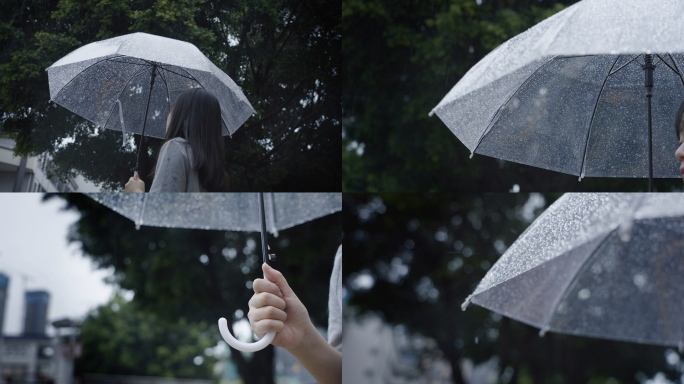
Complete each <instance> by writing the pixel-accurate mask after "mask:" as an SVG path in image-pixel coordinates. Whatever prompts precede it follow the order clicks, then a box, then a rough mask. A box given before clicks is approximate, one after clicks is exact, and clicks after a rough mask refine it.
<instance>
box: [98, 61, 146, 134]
mask: <svg viewBox="0 0 684 384" xmlns="http://www.w3.org/2000/svg"><path fill="white" fill-rule="evenodd" d="M146 69H147V67H143V68H141V69H140V70H139V71H137V72H136V73H135V74H134V75H133V76H131V78H130V79H128V81H126V82H125V83H124V86H123V87H122V88H121V92H119V96H118V97H117V98H116V100H120V99H121V95H122V94H123V93H124V91H125V90H126V86H128V84H129V83H130V82H131V80H133V78H134V77H136V76H138V75H139V74H141V73H142V72H143V71H144V70H146ZM114 105H116V103H113V104H112V107H111V108H109V115H108V116H107V121H105V124H104V125H103V126H102V128H105V127H106V126H107V124H108V123H109V119H111V118H112V110H113V109H114ZM131 133H133V132H131Z"/></svg>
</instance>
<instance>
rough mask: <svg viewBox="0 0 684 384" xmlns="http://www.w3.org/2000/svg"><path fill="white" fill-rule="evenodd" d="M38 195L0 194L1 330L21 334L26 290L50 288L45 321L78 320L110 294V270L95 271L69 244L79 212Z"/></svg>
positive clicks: (61, 201) (62, 203) (48, 289)
mask: <svg viewBox="0 0 684 384" xmlns="http://www.w3.org/2000/svg"><path fill="white" fill-rule="evenodd" d="M41 199H42V195H41V194H29V193H0V271H2V272H3V273H5V274H7V275H9V277H10V283H9V299H8V302H7V308H6V312H5V325H4V333H5V334H9V335H16V334H20V333H21V332H22V328H23V319H24V313H23V311H24V298H23V296H24V295H23V294H24V291H25V289H29V290H33V289H43V290H47V291H48V292H50V305H49V307H48V322H51V321H53V320H57V319H60V318H63V317H70V318H82V317H84V316H85V315H86V313H87V312H88V311H89V310H90V309H93V308H95V307H97V306H98V305H100V304H103V303H105V302H107V301H108V300H109V298H110V297H111V296H112V294H113V290H114V289H113V287H112V286H110V285H107V284H105V283H104V282H103V279H104V278H105V277H106V276H108V275H109V274H110V272H108V271H103V270H96V269H94V267H93V266H92V264H91V263H90V260H89V259H87V258H86V257H83V256H82V255H81V253H80V251H79V250H78V248H77V247H76V245H75V244H73V245H71V246H70V245H68V244H67V239H66V236H67V231H68V229H69V226H70V225H71V224H72V223H74V222H75V221H76V220H77V219H78V214H77V213H76V212H72V211H62V210H61V209H60V208H61V207H63V206H64V201H63V200H61V199H59V198H55V199H52V200H50V201H47V202H42V201H41ZM24 277H28V280H24ZM51 329H52V327H48V330H49V331H50V332H51Z"/></svg>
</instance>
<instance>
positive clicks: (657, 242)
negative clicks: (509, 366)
mask: <svg viewBox="0 0 684 384" xmlns="http://www.w3.org/2000/svg"><path fill="white" fill-rule="evenodd" d="M683 256H684V194H655V195H654V194H618V193H613V194H566V195H564V196H563V197H561V198H560V199H559V200H558V201H556V202H555V203H554V204H553V205H552V206H551V207H549V208H548V209H547V210H546V211H545V212H544V213H543V214H542V215H541V216H540V217H539V218H538V219H537V220H535V221H534V223H532V224H531V225H530V227H529V228H528V229H527V230H526V231H525V232H524V233H523V234H522V235H521V236H520V238H519V239H518V240H517V241H516V242H515V243H513V245H511V247H510V248H509V249H508V250H507V251H506V252H505V253H504V255H503V256H501V258H500V259H499V261H497V262H496V264H494V266H493V267H492V269H491V270H490V271H489V272H488V273H487V274H486V276H485V277H484V278H483V279H482V281H481V282H480V284H479V285H478V286H477V289H476V290H475V292H473V294H472V295H470V296H469V297H468V298H467V300H466V302H465V303H464V306H463V308H464V309H465V308H466V307H467V305H468V304H469V303H470V302H473V303H475V304H478V305H480V306H483V307H485V308H488V309H490V310H493V311H495V312H498V313H501V314H503V315H505V316H508V317H511V318H513V319H516V320H519V321H522V322H524V323H527V324H530V325H533V326H535V327H538V328H541V334H543V333H545V332H546V331H552V332H560V333H567V334H574V335H584V336H592V337H599V338H606V339H614V340H623V341H633V342H639V343H648V344H657V345H672V346H678V347H679V348H680V350H681V349H682V347H684V326H682V318H683V317H684V303H683V302H682V297H683V296H684V284H683V283H684V257H683Z"/></svg>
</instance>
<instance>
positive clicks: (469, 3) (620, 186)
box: [341, 0, 682, 193]
mask: <svg viewBox="0 0 684 384" xmlns="http://www.w3.org/2000/svg"><path fill="white" fill-rule="evenodd" d="M575 2H576V0H558V1H557V0H442V1H384V0H347V1H344V3H343V6H342V23H341V24H342V28H341V29H342V34H343V36H344V39H343V42H342V57H343V62H344V66H343V76H344V92H343V93H342V119H343V124H342V131H343V146H344V149H343V153H342V156H343V190H344V191H350V192H352V191H368V192H392V191H396V192H416V193H422V192H429V191H430V192H446V191H472V192H508V191H509V190H511V189H514V188H515V189H518V190H520V191H528V192H539V191H549V192H570V191H616V190H619V191H645V190H646V187H647V181H646V180H643V179H636V180H635V179H613V178H600V179H598V178H585V179H583V180H582V181H581V182H580V181H578V178H577V176H571V175H566V174H562V173H559V172H553V171H547V170H544V169H541V168H535V167H530V166H525V165H521V164H517V163H513V162H506V161H502V160H498V159H494V158H490V157H487V156H481V155H475V156H474V157H473V158H472V159H470V158H469V156H470V151H469V150H468V148H466V147H465V146H464V145H463V144H462V143H461V142H460V141H459V140H458V138H457V137H456V136H455V135H454V134H453V133H452V132H451V131H450V130H449V129H448V128H447V127H446V126H445V125H444V124H443V123H442V122H441V120H440V119H439V118H438V117H437V116H433V117H428V113H429V112H430V111H431V110H432V108H434V107H435V106H436V105H437V103H439V101H440V100H441V99H442V98H443V97H444V95H446V94H447V93H448V92H449V90H450V89H451V88H452V87H453V86H454V85H455V84H456V83H457V82H458V80H459V79H460V78H461V77H462V76H463V75H464V74H465V73H466V72H467V71H468V70H469V69H470V68H471V67H472V66H473V65H475V64H476V63H477V62H478V61H479V60H480V59H482V58H483V57H484V56H485V55H486V54H487V53H489V52H490V51H492V50H493V49H494V48H496V47H497V46H499V45H500V44H502V43H503V42H505V41H506V40H508V39H509V38H511V37H513V36H515V35H517V34H519V33H521V32H524V31H525V30H526V29H528V28H530V27H531V26H533V25H534V24H536V23H538V22H540V21H541V20H543V19H545V18H547V17H549V16H551V15H552V14H554V13H556V12H558V11H560V10H562V9H564V8H565V7H566V6H568V5H570V4H572V3H575ZM668 129H670V128H669V127H668ZM673 155H674V154H673ZM516 186H517V187H516ZM655 187H656V189H658V190H661V191H666V190H672V189H678V190H682V183H681V180H672V179H670V180H662V179H656V181H655Z"/></svg>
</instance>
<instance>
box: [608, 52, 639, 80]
mask: <svg viewBox="0 0 684 384" xmlns="http://www.w3.org/2000/svg"><path fill="white" fill-rule="evenodd" d="M620 56H622V55H618V59H619V58H620ZM639 56H641V54H638V55H636V56H634V57H632V59H631V60H630V61H628V62H626V63H625V64H623V65H621V66H620V68H618V69H616V70H614V71H613V70H612V68H611V71H610V72H608V76H612V75H614V74H615V73H617V72H619V71H620V70H621V69H622V68H624V67H626V66H628V65H629V64H631V63H632V62H633V61H634V60H636V59H637V58H638V57H639ZM616 62H617V60H616ZM613 66H615V64H613Z"/></svg>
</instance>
